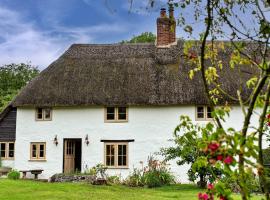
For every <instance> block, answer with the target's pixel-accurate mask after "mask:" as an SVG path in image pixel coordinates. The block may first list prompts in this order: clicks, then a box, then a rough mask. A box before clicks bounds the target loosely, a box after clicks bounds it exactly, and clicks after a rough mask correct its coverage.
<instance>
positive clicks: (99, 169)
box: [85, 164, 108, 179]
mask: <svg viewBox="0 0 270 200" xmlns="http://www.w3.org/2000/svg"><path fill="white" fill-rule="evenodd" d="M107 169H108V168H107V167H105V166H104V165H103V164H97V165H96V166H94V167H92V168H90V169H89V170H87V171H85V174H89V175H92V176H97V177H99V178H104V179H105V178H106V177H107V174H106V171H107Z"/></svg>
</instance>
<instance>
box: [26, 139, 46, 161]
mask: <svg viewBox="0 0 270 200" xmlns="http://www.w3.org/2000/svg"><path fill="white" fill-rule="evenodd" d="M45 159H46V143H45V142H31V143H30V160H45Z"/></svg>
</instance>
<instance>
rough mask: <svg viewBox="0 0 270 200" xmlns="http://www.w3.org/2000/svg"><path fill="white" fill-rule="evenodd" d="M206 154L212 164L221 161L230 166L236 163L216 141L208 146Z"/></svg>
mask: <svg viewBox="0 0 270 200" xmlns="http://www.w3.org/2000/svg"><path fill="white" fill-rule="evenodd" d="M204 152H205V153H206V154H208V155H209V159H208V161H209V163H211V164H215V163H216V162H217V161H221V162H223V163H224V164H226V165H230V164H233V162H234V158H233V156H232V155H229V154H228V153H227V151H226V149H224V148H222V147H221V145H220V144H219V143H218V142H216V141H212V142H211V143H210V144H208V146H207V147H206V149H205V150H204Z"/></svg>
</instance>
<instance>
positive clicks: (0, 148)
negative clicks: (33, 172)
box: [0, 142, 15, 159]
mask: <svg viewBox="0 0 270 200" xmlns="http://www.w3.org/2000/svg"><path fill="white" fill-rule="evenodd" d="M14 148H15V144H14V142H0V154H1V159H14Z"/></svg>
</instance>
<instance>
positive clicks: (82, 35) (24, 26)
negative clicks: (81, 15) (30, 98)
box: [0, 7, 124, 69]
mask: <svg viewBox="0 0 270 200" xmlns="http://www.w3.org/2000/svg"><path fill="white" fill-rule="evenodd" d="M22 17H23V16H21V15H20V13H18V12H15V11H12V10H9V9H7V8H3V7H0V55H1V56H0V65H3V64H9V63H20V62H31V63H32V64H33V65H38V66H39V67H40V68H41V69H44V68H45V67H47V66H48V65H49V64H50V63H51V62H53V61H54V60H55V59H57V58H58V57H59V56H60V55H61V54H62V53H63V52H64V51H65V49H66V48H67V47H68V46H69V45H71V44H72V43H91V42H93V41H94V37H95V35H98V33H99V32H121V31H124V29H123V27H120V26H118V25H115V24H100V25H95V26H90V27H64V26H60V25H57V24H54V26H53V27H52V28H51V29H50V30H48V31H43V30H39V29H38V28H37V27H36V26H35V24H34V22H26V21H25V20H23V19H22Z"/></svg>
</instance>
